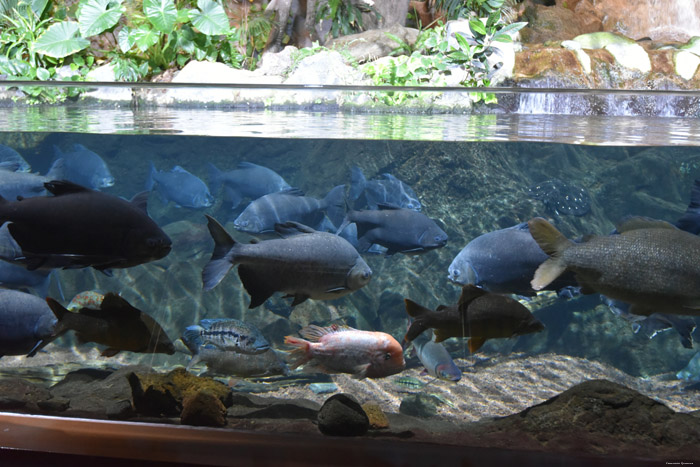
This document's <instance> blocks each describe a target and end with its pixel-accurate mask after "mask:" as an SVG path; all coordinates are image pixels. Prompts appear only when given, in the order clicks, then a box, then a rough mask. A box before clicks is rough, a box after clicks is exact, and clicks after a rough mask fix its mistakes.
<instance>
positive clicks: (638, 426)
mask: <svg viewBox="0 0 700 467" xmlns="http://www.w3.org/2000/svg"><path fill="white" fill-rule="evenodd" d="M470 431H471V432H472V433H473V434H475V435H476V436H477V438H480V439H481V443H482V445H488V446H492V447H499V446H500V447H503V448H509V449H528V450H532V449H534V450H554V451H566V452H570V453H576V452H578V453H586V454H588V455H591V454H598V455H616V456H631V457H633V458H654V459H658V458H663V459H671V458H673V459H687V460H697V459H698V448H697V442H698V439H700V418H698V417H694V416H692V415H690V414H683V413H675V412H674V411H673V410H671V409H669V408H668V407H666V406H665V405H663V404H661V403H660V402H656V401H655V400H653V399H650V398H648V397H646V396H643V395H641V394H639V393H638V392H636V391H633V390H631V389H629V388H626V387H624V386H621V385H619V384H616V383H612V382H610V381H606V380H593V381H586V382H584V383H581V384H579V385H577V386H574V387H572V388H570V389H568V390H567V391H565V392H563V393H561V394H560V395H558V396H555V397H553V398H551V399H549V400H547V401H546V402H543V403H542V404H539V405H536V406H534V407H530V408H529V409H526V410H524V411H523V412H521V413H519V414H515V415H511V416H508V417H504V418H502V419H498V420H495V421H492V422H483V423H478V424H475V425H473V426H471V427H470ZM504 434H506V435H505V436H504ZM470 444H471V443H470Z"/></svg>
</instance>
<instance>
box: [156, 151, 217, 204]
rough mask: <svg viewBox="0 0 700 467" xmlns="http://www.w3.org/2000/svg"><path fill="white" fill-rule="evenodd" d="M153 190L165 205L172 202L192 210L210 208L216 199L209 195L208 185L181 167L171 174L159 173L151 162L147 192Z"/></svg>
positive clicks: (177, 167)
mask: <svg viewBox="0 0 700 467" xmlns="http://www.w3.org/2000/svg"><path fill="white" fill-rule="evenodd" d="M153 189H155V191H156V192H157V193H158V194H159V195H160V199H161V200H162V201H163V203H164V204H167V203H168V201H172V202H173V203H175V205H176V206H177V207H184V208H192V209H202V208H208V207H209V206H211V205H212V204H214V197H213V196H212V195H211V193H209V188H207V185H206V184H205V183H204V182H203V181H202V180H201V179H200V178H199V177H197V176H196V175H192V174H191V173H190V172H188V171H187V170H185V169H183V168H182V167H180V166H179V165H176V166H175V167H173V168H172V170H171V171H170V172H165V171H160V172H159V171H157V170H156V168H155V166H154V165H153V162H151V165H150V171H149V173H148V179H147V180H146V190H149V191H151V190H153Z"/></svg>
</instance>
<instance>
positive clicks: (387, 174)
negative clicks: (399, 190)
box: [382, 173, 398, 181]
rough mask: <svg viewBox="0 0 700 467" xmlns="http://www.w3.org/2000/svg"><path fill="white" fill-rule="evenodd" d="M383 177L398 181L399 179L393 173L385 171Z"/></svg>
mask: <svg viewBox="0 0 700 467" xmlns="http://www.w3.org/2000/svg"><path fill="white" fill-rule="evenodd" d="M382 177H384V178H385V179H387V180H392V181H393V180H397V181H398V179H397V178H396V177H394V176H393V175H391V174H390V173H383V174H382Z"/></svg>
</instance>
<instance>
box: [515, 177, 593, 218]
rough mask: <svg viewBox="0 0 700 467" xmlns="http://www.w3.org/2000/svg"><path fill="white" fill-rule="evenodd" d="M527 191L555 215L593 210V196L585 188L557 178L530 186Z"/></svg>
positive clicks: (574, 214) (585, 212) (580, 214)
mask: <svg viewBox="0 0 700 467" xmlns="http://www.w3.org/2000/svg"><path fill="white" fill-rule="evenodd" d="M527 193H528V195H529V196H530V198H533V199H536V200H540V201H542V202H543V203H544V205H545V207H546V208H547V210H548V211H549V212H550V213H551V214H554V215H571V216H583V215H586V214H588V213H589V212H590V210H591V197H590V196H589V195H588V191H586V189H585V188H580V187H577V186H575V185H571V184H569V183H566V182H563V181H561V180H559V179H556V178H555V179H552V180H547V181H546V182H542V183H538V184H536V185H533V186H531V187H529V188H528V189H527Z"/></svg>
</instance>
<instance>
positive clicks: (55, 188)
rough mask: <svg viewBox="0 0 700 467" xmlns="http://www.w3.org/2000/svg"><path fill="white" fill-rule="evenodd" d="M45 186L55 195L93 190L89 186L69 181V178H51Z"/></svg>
mask: <svg viewBox="0 0 700 467" xmlns="http://www.w3.org/2000/svg"><path fill="white" fill-rule="evenodd" d="M44 188H46V189H47V190H48V191H49V193H51V194H52V195H54V196H61V195H70V194H72V193H82V192H85V191H92V190H91V189H89V188H86V187H84V186H82V185H78V184H77V183H73V182H69V181H68V180H51V181H50V182H46V183H44Z"/></svg>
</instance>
